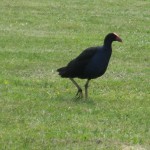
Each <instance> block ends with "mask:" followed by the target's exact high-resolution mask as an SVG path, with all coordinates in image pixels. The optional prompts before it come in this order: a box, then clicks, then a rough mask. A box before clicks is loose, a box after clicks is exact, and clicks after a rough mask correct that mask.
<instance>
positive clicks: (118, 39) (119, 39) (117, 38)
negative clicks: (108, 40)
mask: <svg viewBox="0 0 150 150" xmlns="http://www.w3.org/2000/svg"><path fill="white" fill-rule="evenodd" d="M114 34H115V35H116V41H118V42H122V39H121V38H120V37H119V35H117V34H116V33H114Z"/></svg>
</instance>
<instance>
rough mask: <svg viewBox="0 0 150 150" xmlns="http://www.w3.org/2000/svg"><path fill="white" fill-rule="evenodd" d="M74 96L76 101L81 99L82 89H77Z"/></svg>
mask: <svg viewBox="0 0 150 150" xmlns="http://www.w3.org/2000/svg"><path fill="white" fill-rule="evenodd" d="M76 96H77V99H79V98H83V93H82V89H79V90H78V91H77V94H76Z"/></svg>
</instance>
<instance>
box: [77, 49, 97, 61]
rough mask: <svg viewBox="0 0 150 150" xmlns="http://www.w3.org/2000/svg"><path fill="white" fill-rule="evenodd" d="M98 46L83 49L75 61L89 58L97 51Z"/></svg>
mask: <svg viewBox="0 0 150 150" xmlns="http://www.w3.org/2000/svg"><path fill="white" fill-rule="evenodd" d="M97 50H98V47H90V48H87V49H85V50H84V51H83V52H82V53H81V54H80V55H79V56H78V57H77V58H76V60H77V61H84V60H90V59H91V58H92V57H93V56H94V55H95V53H96V52H97Z"/></svg>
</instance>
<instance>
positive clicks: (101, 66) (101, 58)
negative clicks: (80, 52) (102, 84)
mask: <svg viewBox="0 0 150 150" xmlns="http://www.w3.org/2000/svg"><path fill="white" fill-rule="evenodd" d="M110 56H111V54H110V55H109V54H107V53H98V54H96V55H95V56H94V57H93V58H92V59H91V60H90V62H89V63H88V65H87V66H86V68H85V70H84V73H85V74H86V75H88V76H89V78H97V77H99V76H101V75H103V74H104V73H105V71H106V69H107V66H108V63H109V59H110Z"/></svg>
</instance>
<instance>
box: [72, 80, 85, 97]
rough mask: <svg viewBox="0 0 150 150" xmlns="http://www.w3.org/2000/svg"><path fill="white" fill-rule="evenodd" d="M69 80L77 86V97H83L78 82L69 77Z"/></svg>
mask: <svg viewBox="0 0 150 150" xmlns="http://www.w3.org/2000/svg"><path fill="white" fill-rule="evenodd" d="M70 80H71V81H72V83H73V84H74V85H75V86H76V87H77V89H78V91H77V94H76V95H77V96H79V98H82V97H83V93H82V89H81V88H80V86H79V85H78V83H77V82H76V81H75V80H74V79H73V78H70Z"/></svg>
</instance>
